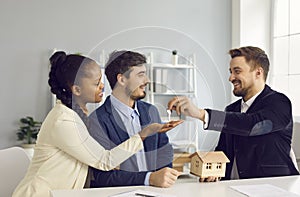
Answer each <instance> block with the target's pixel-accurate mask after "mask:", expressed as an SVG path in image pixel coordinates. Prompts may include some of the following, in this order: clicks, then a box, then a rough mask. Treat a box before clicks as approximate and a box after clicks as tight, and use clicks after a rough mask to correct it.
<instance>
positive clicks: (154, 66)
mask: <svg viewBox="0 0 300 197" xmlns="http://www.w3.org/2000/svg"><path fill="white" fill-rule="evenodd" d="M147 65H149V66H151V67H152V68H166V69H167V68H178V69H180V68H182V69H187V68H190V69H193V68H194V66H193V65H188V64H176V65H174V64H165V63H152V64H147Z"/></svg>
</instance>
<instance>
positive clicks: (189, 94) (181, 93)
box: [153, 90, 195, 96]
mask: <svg viewBox="0 0 300 197" xmlns="http://www.w3.org/2000/svg"><path fill="white" fill-rule="evenodd" d="M153 95H166V96H176V95H182V96H193V95H195V92H183V91H180V90H178V91H172V92H171V91H166V92H153Z"/></svg>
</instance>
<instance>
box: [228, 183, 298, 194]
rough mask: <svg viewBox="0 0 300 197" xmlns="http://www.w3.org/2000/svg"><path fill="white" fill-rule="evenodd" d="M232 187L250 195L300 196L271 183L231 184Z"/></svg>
mask: <svg viewBox="0 0 300 197" xmlns="http://www.w3.org/2000/svg"><path fill="white" fill-rule="evenodd" d="M230 187H231V188H232V189H234V190H236V191H238V192H240V193H242V194H245V195H247V196H250V197H282V196H284V197H300V196H299V195H297V194H294V193H291V192H288V191H286V190H284V189H281V188H279V187H275V186H274V185H270V184H260V185H236V186H230Z"/></svg>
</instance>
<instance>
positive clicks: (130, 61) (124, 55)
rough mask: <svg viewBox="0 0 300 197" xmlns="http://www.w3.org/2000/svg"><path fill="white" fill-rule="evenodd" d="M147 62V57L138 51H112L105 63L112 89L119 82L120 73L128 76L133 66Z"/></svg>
mask: <svg viewBox="0 0 300 197" xmlns="http://www.w3.org/2000/svg"><path fill="white" fill-rule="evenodd" d="M146 62H147V61H146V57H145V56H144V55H142V54H140V53H137V52H133V51H125V50H123V51H114V52H112V53H111V54H110V55H109V59H108V61H107V63H106V65H105V75H106V77H107V80H108V82H109V85H110V87H111V89H113V88H114V87H115V85H116V83H117V76H118V74H124V75H125V76H126V77H127V78H128V77H129V74H130V68H131V67H133V66H141V65H142V64H144V63H146Z"/></svg>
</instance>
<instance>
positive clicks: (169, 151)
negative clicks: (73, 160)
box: [89, 97, 173, 187]
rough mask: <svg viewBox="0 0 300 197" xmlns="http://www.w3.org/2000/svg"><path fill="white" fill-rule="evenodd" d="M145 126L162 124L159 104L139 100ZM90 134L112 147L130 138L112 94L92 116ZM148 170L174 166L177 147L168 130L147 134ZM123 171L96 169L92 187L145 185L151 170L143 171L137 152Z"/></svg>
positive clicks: (144, 142) (142, 121)
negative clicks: (174, 147) (166, 131)
mask: <svg viewBox="0 0 300 197" xmlns="http://www.w3.org/2000/svg"><path fill="white" fill-rule="evenodd" d="M136 104H137V108H138V111H139V113H140V123H141V127H142V128H144V127H145V126H147V125H149V124H151V123H161V119H160V116H159V113H158V110H157V108H156V107H155V106H153V105H151V104H149V103H146V102H143V101H137V102H136ZM89 131H90V134H91V136H92V137H93V138H94V139H95V140H96V141H98V142H99V143H100V144H101V145H102V146H103V147H104V148H105V149H112V148H114V147H115V146H117V145H119V144H120V143H122V142H124V141H125V140H127V139H128V138H129V136H128V133H127V131H126V129H125V126H124V124H123V122H122V120H121V118H120V116H119V115H118V112H117V111H116V110H115V109H114V108H113V107H112V104H111V100H110V97H108V98H107V99H106V101H105V103H104V104H103V105H102V106H101V107H99V108H98V109H97V110H95V111H94V112H93V113H92V114H91V115H90V129H89ZM143 145H144V152H145V156H146V163H147V169H150V171H155V170H158V169H161V168H163V167H172V160H173V148H172V146H171V145H170V143H169V139H168V137H167V135H166V134H165V133H159V134H155V135H152V136H149V137H147V138H146V139H145V140H144V141H143ZM120 169H121V170H111V171H106V172H105V171H101V170H97V169H92V171H93V175H94V180H92V181H91V187H107V186H129V185H144V180H145V176H146V173H147V172H139V170H138V166H137V160H136V157H135V155H133V156H132V157H130V158H129V159H127V160H126V161H124V162H123V163H122V164H121V165H120Z"/></svg>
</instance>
